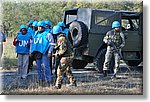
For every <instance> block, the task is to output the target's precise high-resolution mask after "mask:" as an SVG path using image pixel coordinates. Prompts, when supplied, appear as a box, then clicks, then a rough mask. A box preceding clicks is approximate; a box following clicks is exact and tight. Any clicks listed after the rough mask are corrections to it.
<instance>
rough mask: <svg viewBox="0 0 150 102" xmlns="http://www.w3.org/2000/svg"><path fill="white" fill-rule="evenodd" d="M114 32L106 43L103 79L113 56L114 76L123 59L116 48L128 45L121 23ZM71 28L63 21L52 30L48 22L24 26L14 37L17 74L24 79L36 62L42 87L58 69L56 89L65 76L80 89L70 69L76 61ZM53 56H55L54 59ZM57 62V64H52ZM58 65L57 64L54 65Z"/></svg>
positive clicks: (114, 24) (31, 23)
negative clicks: (70, 33) (69, 37)
mask: <svg viewBox="0 0 150 102" xmlns="http://www.w3.org/2000/svg"><path fill="white" fill-rule="evenodd" d="M112 28H113V29H112V30H111V31H108V32H107V34H106V36H105V37H104V39H103V41H104V42H105V43H106V44H107V51H106V54H105V61H104V65H103V74H104V77H105V76H107V72H108V70H109V65H110V61H111V58H112V56H113V55H114V58H115V68H114V76H115V75H116V72H117V70H118V67H119V61H120V56H119V54H118V53H117V52H116V51H114V46H113V45H112V43H113V44H114V45H115V46H116V48H117V50H118V51H120V52H121V48H123V47H124V46H125V39H124V34H123V33H122V32H121V31H120V29H119V28H120V22H118V21H114V22H113V23H112ZM68 34H69V29H68V28H66V27H65V24H64V23H63V22H59V23H58V24H57V25H56V26H54V27H53V28H52V23H51V22H50V21H49V20H47V21H34V20H30V21H29V23H28V26H26V25H21V26H20V30H19V32H18V34H17V36H16V38H14V41H13V45H14V46H15V47H16V53H17V56H18V75H19V76H20V77H21V78H22V79H25V78H26V77H27V72H28V68H30V67H32V66H33V60H35V61H36V69H37V72H38V80H39V84H42V85H43V83H44V84H45V82H46V83H47V84H48V85H50V84H52V81H53V77H52V68H55V75H56V77H57V78H56V82H55V88H57V89H60V88H61V86H62V83H63V77H64V74H66V76H67V77H68V80H69V84H68V86H77V84H76V80H75V79H74V77H73V74H72V71H71V69H70V67H71V62H72V60H73V58H74V54H73V50H72V46H71V44H70V42H69V40H68ZM52 57H54V58H53V59H52ZM52 60H54V61H52ZM52 62H55V64H52Z"/></svg>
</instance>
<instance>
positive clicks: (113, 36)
mask: <svg viewBox="0 0 150 102" xmlns="http://www.w3.org/2000/svg"><path fill="white" fill-rule="evenodd" d="M103 41H104V42H105V43H106V44H107V51H106V54H105V61H104V65H103V74H104V77H106V76H107V71H108V70H109V66H110V62H111V59H112V56H114V58H115V68H114V76H113V77H115V76H116V73H117V70H118V68H119V63H120V58H121V57H120V56H119V54H118V53H117V52H116V50H118V51H119V52H121V48H123V47H124V46H125V38H124V34H123V33H122V32H121V31H120V22H119V21H114V22H113V23H112V30H110V31H108V32H107V34H106V36H105V37H104V39H103ZM113 45H114V46H113ZM114 47H116V48H117V49H115V48H114Z"/></svg>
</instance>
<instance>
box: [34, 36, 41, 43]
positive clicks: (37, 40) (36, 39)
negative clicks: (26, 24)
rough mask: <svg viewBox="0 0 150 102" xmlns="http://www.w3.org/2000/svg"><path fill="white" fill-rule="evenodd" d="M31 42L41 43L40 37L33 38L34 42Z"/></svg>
mask: <svg viewBox="0 0 150 102" xmlns="http://www.w3.org/2000/svg"><path fill="white" fill-rule="evenodd" d="M33 43H34V44H37V43H39V44H41V43H42V37H41V38H34V42H33Z"/></svg>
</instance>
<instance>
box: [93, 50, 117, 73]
mask: <svg viewBox="0 0 150 102" xmlns="http://www.w3.org/2000/svg"><path fill="white" fill-rule="evenodd" d="M105 54H106V49H102V50H100V51H99V52H98V54H97V56H96V60H95V61H96V67H97V68H96V69H97V70H98V71H99V72H100V73H102V72H103V64H104V61H105ZM114 65H115V62H114V59H113V58H112V60H111V62H110V66H109V69H110V71H109V73H113V68H114Z"/></svg>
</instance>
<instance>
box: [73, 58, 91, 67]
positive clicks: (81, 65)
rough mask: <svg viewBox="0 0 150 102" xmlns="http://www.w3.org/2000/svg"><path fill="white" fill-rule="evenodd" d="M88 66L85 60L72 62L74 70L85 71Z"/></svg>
mask: <svg viewBox="0 0 150 102" xmlns="http://www.w3.org/2000/svg"><path fill="white" fill-rule="evenodd" d="M87 64H88V62H86V61H84V60H77V59H74V60H73V62H72V67H73V69H83V68H84V67H85V66H86V65H87Z"/></svg>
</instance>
